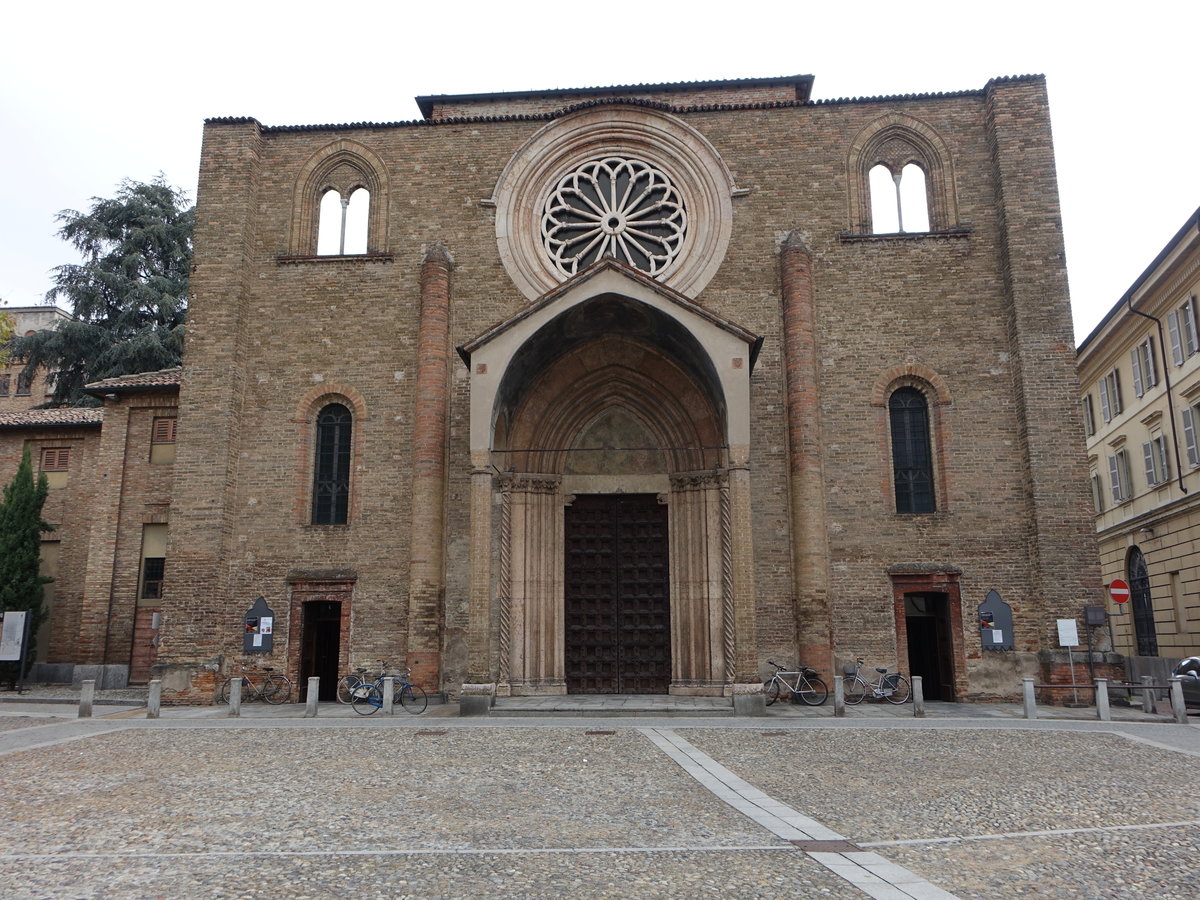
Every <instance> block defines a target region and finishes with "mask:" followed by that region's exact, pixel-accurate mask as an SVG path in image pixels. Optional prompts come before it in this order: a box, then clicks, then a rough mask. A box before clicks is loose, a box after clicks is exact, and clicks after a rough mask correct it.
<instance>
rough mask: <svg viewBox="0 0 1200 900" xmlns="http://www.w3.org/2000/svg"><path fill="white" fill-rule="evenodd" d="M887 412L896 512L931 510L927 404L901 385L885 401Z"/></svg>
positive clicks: (931, 492) (924, 511) (931, 464)
mask: <svg viewBox="0 0 1200 900" xmlns="http://www.w3.org/2000/svg"><path fill="white" fill-rule="evenodd" d="M888 413H889V419H890V421H891V431H892V470H893V474H894V476H895V484H896V512H898V513H931V512H934V511H935V509H936V505H935V503H934V495H933V448H932V445H931V442H930V439H929V403H928V401H927V400H926V399H925V395H924V394H923V393H921V391H919V390H917V389H916V388H914V387H902V388H898V389H897V390H895V391H894V392H893V393H892V396H891V398H890V399H889V400H888Z"/></svg>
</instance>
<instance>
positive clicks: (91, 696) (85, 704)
mask: <svg viewBox="0 0 1200 900" xmlns="http://www.w3.org/2000/svg"><path fill="white" fill-rule="evenodd" d="M1180 690H1183V688H1180ZM1180 696H1183V695H1182V694H1181V695H1180ZM95 702H96V680H95V679H94V678H88V679H87V680H86V681H83V682H82V683H81V684H80V685H79V718H81V719H90V718H91V717H92V704H93V703H95Z"/></svg>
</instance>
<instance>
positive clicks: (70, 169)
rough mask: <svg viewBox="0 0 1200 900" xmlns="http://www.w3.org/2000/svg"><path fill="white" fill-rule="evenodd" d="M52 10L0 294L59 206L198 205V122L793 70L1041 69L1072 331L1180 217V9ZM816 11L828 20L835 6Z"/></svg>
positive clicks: (388, 114) (899, 88)
mask: <svg viewBox="0 0 1200 900" xmlns="http://www.w3.org/2000/svg"><path fill="white" fill-rule="evenodd" d="M814 6H816V4H811V3H809V4H804V3H797V2H795V0H791V2H783V3H775V2H770V3H768V2H755V0H742V2H739V3H728V2H722V3H715V2H703V0H701V2H696V0H693V2H692V3H688V4H683V3H669V4H667V3H638V4H624V3H617V4H613V3H575V4H564V3H562V2H553V3H547V2H540V0H539V2H525V3H522V2H510V3H495V2H489V3H478V2H474V0H467V2H462V0H460V2H458V3H412V2H409V3H399V2H396V0H392V2H386V3H385V2H375V3H365V2H359V3H350V2H346V0H341V2H329V3H325V4H318V3H312V2H309V0H295V2H291V3H283V2H277V0H240V2H236V3H234V2H228V0H208V2H205V3H187V4H182V3H181V4H173V3H164V2H161V0H158V2H153V3H150V2H140V0H111V2H108V3H96V2H94V0H93V2H87V3H82V2H75V0H58V2H54V0H48V2H44V3H38V4H35V3H20V4H13V5H12V6H11V7H10V8H9V9H8V12H6V13H5V16H4V18H5V29H4V30H5V32H6V38H7V40H6V41H5V45H6V46H5V47H4V50H3V52H2V53H0V171H3V172H4V173H5V175H6V178H5V186H4V189H3V195H2V196H3V210H4V215H2V216H0V300H2V301H3V302H4V303H7V305H9V306H27V305H34V304H38V303H40V302H41V301H42V296H43V295H44V293H45V292H46V290H47V289H48V288H49V287H50V273H49V270H50V269H51V268H52V267H53V266H56V265H59V264H61V263H65V262H72V261H74V260H75V254H74V251H73V250H72V248H71V247H69V246H68V245H67V244H65V243H64V242H62V241H61V240H60V239H59V238H58V237H57V236H56V231H57V229H58V223H57V222H56V220H55V214H56V213H57V212H58V211H59V210H62V209H82V208H84V207H86V206H87V204H88V202H89V199H90V198H91V197H95V196H104V197H107V196H111V195H112V194H113V193H114V191H115V188H116V186H117V184H118V183H119V182H120V181H121V179H122V178H126V177H128V178H133V179H135V180H141V181H145V180H149V179H151V178H153V177H154V176H155V175H156V174H157V173H158V172H160V171H161V172H163V173H165V174H166V176H167V179H168V180H169V181H170V182H171V183H173V184H175V185H178V186H181V187H183V188H184V189H185V190H186V191H187V192H188V194H189V196H191V197H192V198H194V197H195V190H196V174H197V169H198V166H199V158H200V137H201V129H202V125H203V121H204V119H205V118H208V117H215V116H253V117H255V118H257V119H258V120H259V121H260V122H262V123H264V124H266V125H292V124H313V123H337V122H356V121H374V122H392V121H403V120H409V119H416V118H419V112H418V110H417V108H416V104H414V103H413V101H412V98H413V97H414V96H417V95H423V94H454V93H476V92H492V91H509V90H530V89H536V88H566V87H583V86H595V85H610V84H635V83H657V82H669V81H694V80H704V79H725V78H746V77H771V76H780V75H795V74H811V75H814V76H815V77H816V83H815V85H814V89H813V97H814V98H815V99H827V98H835V97H854V96H878V95H885V94H902V93H917V92H926V91H958V90H972V89H978V88H981V87H983V85H984V84H985V83H986V82H987V80H988V79H989V78H992V77H995V76H1001V75H1018V74H1028V73H1043V74H1045V75H1046V77H1047V80H1048V83H1049V90H1050V104H1051V106H1050V109H1051V115H1052V119H1053V124H1054V135H1055V144H1056V152H1057V160H1058V177H1059V189H1060V195H1061V201H1062V209H1063V220H1064V230H1065V234H1066V243H1067V263H1068V270H1069V273H1070V279H1071V294H1072V297H1073V306H1074V311H1075V331H1076V335H1077V337H1078V338H1080V339H1082V337H1084V336H1085V335H1086V334H1087V333H1088V332H1089V331H1091V329H1092V328H1093V327H1094V326H1095V325H1096V323H1097V322H1098V321H1099V320H1100V318H1101V317H1102V316H1103V315H1104V313H1105V312H1107V311H1108V309H1109V308H1110V307H1111V306H1112V305H1113V304H1114V303H1115V302H1116V301H1117V300H1118V299H1119V298H1120V297H1121V295H1122V294H1123V293H1124V292H1125V291H1126V289H1127V288H1128V287H1129V286H1130V285H1131V284H1132V282H1133V281H1134V280H1135V279H1136V278H1137V277H1138V275H1140V274H1141V272H1142V271H1143V270H1144V269H1145V268H1146V266H1147V265H1149V263H1150V261H1151V260H1152V259H1153V258H1154V257H1155V256H1156V255H1157V254H1158V252H1159V250H1161V249H1162V247H1163V245H1164V244H1165V243H1166V242H1167V241H1168V240H1169V239H1170V238H1171V237H1172V236H1173V235H1174V234H1175V232H1176V231H1177V230H1178V229H1179V228H1180V227H1181V226H1182V225H1183V223H1184V222H1185V221H1186V220H1187V218H1188V216H1189V215H1190V214H1191V213H1192V212H1193V211H1195V210H1196V208H1197V207H1198V206H1200V158H1198V150H1200V103H1198V102H1197V90H1196V84H1197V70H1198V68H1200V67H1198V54H1197V49H1198V47H1200V27H1198V26H1200V3H1196V2H1183V0H1179V2H1164V0H1145V2H1142V3H1139V4H1136V5H1131V4H1122V5H1120V6H1118V5H1117V4H1115V3H1112V2H1108V3H1105V2H1090V3H1086V4H1085V3H1082V2H1069V3H1068V2H1063V0H1040V2H1028V0H1007V2H1003V3H978V2H976V3H961V2H960V3H944V4H933V3H924V4H920V5H919V6H911V7H908V8H910V9H913V10H917V12H914V13H912V14H908V15H906V13H905V9H906V7H905V6H904V5H903V4H898V3H895V2H887V3H877V2H873V0H860V2H858V3H855V4H849V3H839V4H836V5H835V4H824V5H823V6H824V7H828V8H824V9H822V10H821V11H814V10H813V7H814ZM835 6H836V8H834V7H835Z"/></svg>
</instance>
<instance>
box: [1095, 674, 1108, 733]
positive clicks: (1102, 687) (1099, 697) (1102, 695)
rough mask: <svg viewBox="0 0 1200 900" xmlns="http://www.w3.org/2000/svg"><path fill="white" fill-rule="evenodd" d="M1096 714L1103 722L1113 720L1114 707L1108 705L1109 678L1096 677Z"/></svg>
mask: <svg viewBox="0 0 1200 900" xmlns="http://www.w3.org/2000/svg"><path fill="white" fill-rule="evenodd" d="M1096 715H1097V717H1099V719H1100V721H1101V722H1111V721H1112V709H1111V708H1110V707H1109V705H1108V679H1107V678H1097V679H1096Z"/></svg>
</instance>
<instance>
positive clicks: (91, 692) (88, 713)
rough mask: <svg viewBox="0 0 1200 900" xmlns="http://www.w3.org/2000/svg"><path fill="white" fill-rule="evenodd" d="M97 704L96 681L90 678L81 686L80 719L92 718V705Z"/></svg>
mask: <svg viewBox="0 0 1200 900" xmlns="http://www.w3.org/2000/svg"><path fill="white" fill-rule="evenodd" d="M95 702H96V680H95V679H94V678H88V679H86V680H85V681H83V682H82V683H81V684H80V685H79V718H81V719H90V718H91V717H92V704H93V703H95Z"/></svg>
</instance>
